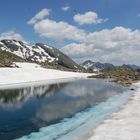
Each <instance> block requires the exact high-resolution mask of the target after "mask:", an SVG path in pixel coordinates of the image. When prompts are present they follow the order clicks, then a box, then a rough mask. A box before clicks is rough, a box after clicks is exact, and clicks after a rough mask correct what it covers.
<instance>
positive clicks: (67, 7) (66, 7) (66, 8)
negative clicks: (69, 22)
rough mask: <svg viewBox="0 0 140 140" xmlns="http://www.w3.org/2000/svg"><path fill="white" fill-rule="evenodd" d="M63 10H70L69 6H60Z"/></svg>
mask: <svg viewBox="0 0 140 140" xmlns="http://www.w3.org/2000/svg"><path fill="white" fill-rule="evenodd" d="M61 9H62V10H63V11H68V10H70V6H68V5H67V6H63V7H62V8H61Z"/></svg>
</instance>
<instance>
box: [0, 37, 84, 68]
mask: <svg viewBox="0 0 140 140" xmlns="http://www.w3.org/2000/svg"><path fill="white" fill-rule="evenodd" d="M0 50H1V51H6V52H9V53H12V54H14V55H16V56H18V57H19V58H21V59H23V60H25V61H31V62H36V63H40V64H42V65H43V66H44V67H51V68H59V69H71V70H76V71H80V70H83V68H82V67H81V66H79V65H78V64H77V63H75V62H74V61H73V60H72V59H70V58H69V57H68V56H66V55H65V54H63V53H62V52H61V51H59V50H58V49H56V48H54V47H51V46H48V45H46V44H43V43H36V44H33V45H30V44H28V43H25V42H22V41H18V40H6V39H5V40H1V41H0Z"/></svg>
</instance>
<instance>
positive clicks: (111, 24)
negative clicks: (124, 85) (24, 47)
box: [0, 0, 140, 64]
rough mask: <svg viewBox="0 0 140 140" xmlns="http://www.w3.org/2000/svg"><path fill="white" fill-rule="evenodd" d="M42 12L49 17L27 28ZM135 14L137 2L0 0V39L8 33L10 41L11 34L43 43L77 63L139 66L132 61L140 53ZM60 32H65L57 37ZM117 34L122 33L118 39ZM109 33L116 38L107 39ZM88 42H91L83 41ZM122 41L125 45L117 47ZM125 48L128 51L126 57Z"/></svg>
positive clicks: (138, 11)
mask: <svg viewBox="0 0 140 140" xmlns="http://www.w3.org/2000/svg"><path fill="white" fill-rule="evenodd" d="M66 7H67V8H66ZM62 8H63V9H62ZM65 8H66V10H64V9H65ZM43 9H46V10H48V12H49V13H48V14H45V15H44V17H43V18H39V19H37V21H36V23H34V24H29V21H30V20H31V19H32V18H33V17H35V16H36V15H37V14H38V13H39V12H41V11H42V10H43ZM139 14H140V1H139V0H67V1H66V0H59V1H58V0H1V4H0V27H1V28H0V39H3V38H4V37H7V36H8V37H9V36H10V35H9V34H10V33H9V32H12V35H11V36H13V38H14V37H15V36H14V34H18V35H20V36H21V38H22V39H24V40H25V41H28V42H30V43H35V42H44V43H47V44H50V45H53V46H54V47H57V48H60V49H61V50H62V51H63V52H65V53H67V54H68V55H69V56H71V57H72V58H74V59H75V60H76V61H78V62H80V61H83V60H86V59H92V60H96V61H107V62H113V63H116V64H121V63H129V62H130V63H135V64H139V62H138V61H136V59H137V57H138V52H139V51H140V48H139V45H140V44H138V41H139V35H140V34H139V29H140V15H139ZM45 20H46V21H45ZM50 24H51V25H52V26H53V27H50ZM55 26H56V27H55ZM61 26H62V27H61ZM71 26H72V27H71ZM63 27H65V28H64V29H63ZM48 28H51V30H48ZM105 29H106V30H107V31H104V30H105ZM61 30H62V31H63V30H69V32H65V33H61ZM118 32H123V33H122V34H121V33H120V34H119V36H118ZM113 33H114V34H117V36H114V37H113V38H111V36H112V34H113ZM7 34H8V35H7ZM67 34H69V35H67ZM79 34H80V35H79ZM81 34H83V35H81ZM91 34H92V35H91ZM11 36H10V37H11ZM87 36H88V37H87ZM104 36H105V38H106V40H104ZM134 36H137V37H134ZM97 37H98V39H97ZM133 37H134V38H133ZM11 38H12V37H11ZM84 38H85V39H84ZM114 38H115V39H114ZM117 38H121V39H119V40H117ZM128 38H132V40H133V41H134V42H135V43H134V44H135V46H133V47H132V44H131V42H132V41H131V42H129V40H128ZM89 39H91V40H93V42H92V41H87V40H89ZM99 39H100V40H101V42H102V44H101V43H100V42H99ZM122 39H125V41H124V42H125V43H124V42H121V43H120V40H122ZM114 40H115V41H114ZM116 40H117V41H116ZM94 42H96V43H94ZM103 43H104V44H103ZM124 44H125V45H124ZM120 46H121V48H120ZM125 47H128V50H129V52H128V53H126V52H125ZM120 49H121V52H119V51H120ZM68 50H70V51H68ZM87 50H89V52H88V51H87ZM91 52H93V53H91ZM131 52H133V54H132V53H131ZM115 53H119V54H120V53H122V56H124V55H125V56H128V54H130V56H132V57H133V55H134V57H136V58H133V59H132V60H129V59H130V57H128V58H129V59H127V58H123V60H118V58H115V57H114V55H115ZM120 57H121V56H120Z"/></svg>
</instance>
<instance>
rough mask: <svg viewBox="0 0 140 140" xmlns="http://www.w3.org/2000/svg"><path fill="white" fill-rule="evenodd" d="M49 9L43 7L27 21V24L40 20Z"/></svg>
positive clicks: (48, 13)
mask: <svg viewBox="0 0 140 140" xmlns="http://www.w3.org/2000/svg"><path fill="white" fill-rule="evenodd" d="M50 11H51V10H50V9H47V8H44V9H42V10H41V11H40V12H38V13H37V14H36V15H35V16H34V17H33V18H32V19H31V20H29V21H28V24H35V23H36V22H37V21H38V20H42V19H43V18H45V17H46V16H48V15H50Z"/></svg>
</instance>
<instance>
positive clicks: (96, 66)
mask: <svg viewBox="0 0 140 140" xmlns="http://www.w3.org/2000/svg"><path fill="white" fill-rule="evenodd" d="M81 66H83V67H84V68H85V69H87V70H88V71H91V72H95V71H97V72H107V71H112V70H116V69H129V70H132V71H138V72H139V71H140V66H137V65H130V64H128V65H127V64H123V65H122V66H115V65H113V64H111V63H100V62H93V61H91V60H87V61H85V62H83V63H82V64H81Z"/></svg>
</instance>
